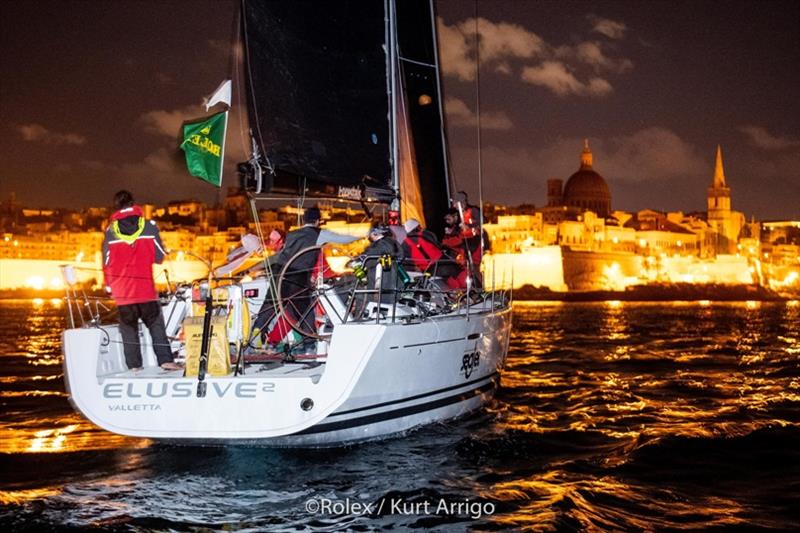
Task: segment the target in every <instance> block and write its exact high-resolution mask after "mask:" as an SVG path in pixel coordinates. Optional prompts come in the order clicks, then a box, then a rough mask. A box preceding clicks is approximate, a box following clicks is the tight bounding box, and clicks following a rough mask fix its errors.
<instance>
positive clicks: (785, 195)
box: [0, 0, 800, 219]
mask: <svg viewBox="0 0 800 533" xmlns="http://www.w3.org/2000/svg"><path fill="white" fill-rule="evenodd" d="M182 5H183V3H182V2H177V3H170V4H166V5H161V4H147V5H146V9H144V8H143V5H142V4H135V5H131V4H110V5H109V4H86V3H81V2H74V3H70V2H67V3H62V2H59V3H55V2H50V3H48V2H45V3H37V4H36V5H35V6H33V5H27V4H14V5H10V6H7V7H6V8H5V9H4V17H3V21H2V22H0V24H2V32H0V33H1V34H2V37H0V38H1V39H2V40H3V49H4V50H5V51H6V53H4V54H3V56H2V59H0V74H2V75H3V79H4V82H3V84H2V89H0V91H2V94H1V95H0V100H1V101H2V106H0V107H1V109H0V143H2V145H3V146H4V150H3V151H2V153H0V169H1V170H0V194H1V195H2V199H3V200H5V199H7V197H8V195H9V193H10V192H12V191H13V192H16V193H17V198H18V199H19V201H20V202H21V203H23V204H26V205H31V206H49V207H68V208H69V207H71V208H79V207H86V206H91V205H95V206H97V205H106V204H108V203H109V201H110V200H109V199H110V196H111V195H112V194H113V192H114V191H115V190H117V189H120V188H129V189H131V190H133V191H134V194H135V195H136V196H137V197H138V198H139V199H141V201H143V202H148V203H160V204H164V203H166V202H168V201H169V200H181V199H188V198H197V199H198V200H201V201H204V202H208V203H213V202H214V201H215V199H217V198H220V196H219V193H218V191H217V190H216V189H214V188H213V187H212V186H210V185H207V184H205V183H202V182H200V181H199V180H197V179H195V178H192V177H190V176H189V175H188V174H187V173H186V171H185V168H184V167H183V160H182V153H181V152H179V151H178V150H177V144H178V142H177V134H178V128H179V126H180V123H181V122H182V121H183V120H186V119H189V118H195V117H198V116H203V115H205V112H204V111H203V110H202V108H201V106H200V102H201V99H202V96H203V95H208V94H209V93H210V92H211V91H212V90H213V88H214V87H216V85H217V84H218V83H219V81H220V80H221V79H223V78H225V77H229V76H231V72H232V71H231V68H230V65H231V61H230V57H231V54H230V50H231V45H230V42H231V40H232V28H234V26H235V25H234V18H235V17H234V14H235V9H236V6H237V3H236V2H199V3H197V2H193V3H192V4H191V5H192V6H193V10H188V9H184V8H182V7H180V8H178V9H176V6H182ZM186 5H187V6H188V5H189V4H188V3H186ZM65 6H67V7H65ZM437 9H438V15H439V17H440V20H439V38H440V43H441V44H440V46H441V65H442V74H443V82H444V92H445V98H446V102H445V103H446V108H447V118H448V123H449V128H448V134H449V137H450V148H451V154H452V159H453V168H454V172H455V176H456V179H457V182H458V185H459V187H463V188H465V189H467V190H468V191H470V192H471V198H476V197H477V193H476V185H475V183H476V181H477V179H476V175H477V172H476V168H477V148H476V147H477V135H476V129H475V123H476V114H475V110H476V107H477V104H476V91H475V88H476V81H475V80H476V78H477V76H476V72H475V64H474V61H472V58H474V31H475V26H476V22H475V16H476V14H477V17H478V19H479V24H478V26H479V28H480V33H481V39H482V43H483V46H482V47H481V51H480V56H481V62H480V87H481V92H480V107H481V123H482V126H483V127H482V131H481V136H482V143H481V144H482V151H481V155H482V158H483V181H484V200H486V201H491V202H495V203H501V204H507V205H515V204H521V203H532V204H536V205H537V206H538V205H544V203H545V199H546V191H545V185H546V180H547V179H552V178H556V179H563V180H566V178H567V177H569V176H570V175H571V174H572V173H573V172H575V170H577V168H578V157H579V154H580V150H581V147H582V144H583V139H584V138H588V139H589V142H590V145H591V147H592V151H593V153H594V162H595V169H596V170H597V171H598V172H599V173H600V174H602V175H603V177H605V178H606V180H607V181H608V183H609V186H610V188H611V192H612V197H613V205H612V208H613V209H621V210H627V211H637V210H640V209H646V208H652V209H658V210H663V211H668V210H684V211H704V210H705V199H706V189H707V188H708V187H709V186H710V184H711V180H712V176H713V168H714V155H715V152H716V148H717V145H721V146H722V152H723V156H724V160H725V171H726V176H727V178H728V184H729V186H730V187H731V189H732V205H733V207H734V208H735V209H736V210H739V211H742V212H744V213H745V214H746V215H747V216H748V217H750V216H751V215H754V216H756V217H757V218H760V219H779V218H795V219H796V218H798V214H799V213H798V207H797V206H798V203H799V201H800V176H798V173H797V169H798V168H800V125H799V124H798V121H799V120H800V118H798V117H800V109H798V107H800V103H798V101H797V99H796V98H792V97H791V94H792V91H793V90H794V89H795V88H796V87H797V86H798V81H800V66H799V65H800V37H798V35H797V32H796V25H797V22H798V21H799V20H800V6H798V5H797V4H795V3H791V2H768V3H758V4H756V3H753V2H731V3H726V4H718V3H712V2H701V3H689V2H678V3H670V4H666V3H648V4H646V5H641V6H640V5H634V4H629V3H616V2H591V3H586V2H562V3H558V4H555V3H541V2H536V3H533V2H531V3H523V2H491V3H489V2H476V3H464V2H456V1H451V0H447V1H439V2H438V3H437ZM209 14H213V15H212V16H209ZM241 98H243V97H242V95H237V94H236V88H235V93H234V102H233V109H232V122H231V126H232V128H231V130H230V132H229V136H228V144H227V147H226V156H227V157H226V160H227V164H226V174H227V175H226V177H225V181H224V183H223V185H224V186H230V185H234V184H235V183H236V177H235V175H234V173H233V172H232V170H233V165H234V164H235V162H236V161H240V160H242V159H243V158H244V150H243V146H245V144H246V143H244V142H243V141H242V127H241V124H242V120H241V116H240V115H239V113H240V112H241V113H243V112H244V110H243V109H242V107H241V105H239V102H240V101H241ZM221 194H222V195H224V194H225V189H224V187H223V189H222V191H221Z"/></svg>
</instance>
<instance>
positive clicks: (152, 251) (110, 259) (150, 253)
mask: <svg viewBox="0 0 800 533" xmlns="http://www.w3.org/2000/svg"><path fill="white" fill-rule="evenodd" d="M114 209H115V212H114V214H112V215H111V223H110V224H109V226H108V228H107V229H106V232H105V238H104V239H103V276H104V278H105V285H106V287H108V288H109V289H110V291H111V296H112V297H113V298H114V301H115V302H116V304H117V311H118V312H119V332H120V335H121V336H122V343H123V351H124V353H125V363H126V364H127V365H128V368H130V369H132V370H140V369H141V368H142V350H141V346H140V345H139V320H140V319H141V320H142V322H144V324H145V326H147V329H148V330H149V331H150V337H151V338H152V340H153V351H154V352H155V354H156V359H157V360H158V364H159V366H161V368H163V369H164V370H181V369H182V368H183V367H182V366H181V365H179V364H177V363H175V359H174V357H173V355H172V350H171V349H170V343H169V339H168V338H167V331H166V326H165V324H164V317H163V315H162V314H161V305H160V304H159V302H158V292H156V286H155V281H154V280H153V264H154V263H161V262H162V261H163V260H164V256H165V255H166V252H165V250H164V244H163V243H162V242H161V236H160V235H159V233H158V228H157V227H156V225H155V222H153V221H152V220H150V221H148V220H145V218H144V212H143V211H142V208H141V207H139V206H138V205H134V201H133V195H132V194H131V193H130V192H128V191H119V192H117V193H116V194H115V195H114Z"/></svg>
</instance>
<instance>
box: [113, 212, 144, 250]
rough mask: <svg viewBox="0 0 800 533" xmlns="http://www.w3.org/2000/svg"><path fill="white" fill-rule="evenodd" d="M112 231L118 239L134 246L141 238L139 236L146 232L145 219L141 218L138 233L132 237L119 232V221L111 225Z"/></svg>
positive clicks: (134, 233) (135, 232)
mask: <svg viewBox="0 0 800 533" xmlns="http://www.w3.org/2000/svg"><path fill="white" fill-rule="evenodd" d="M111 229H112V231H113V232H114V236H115V237H116V238H118V239H120V240H122V241H125V242H126V243H128V244H133V243H134V241H136V239H138V238H139V235H141V234H142V232H143V231H144V217H139V227H138V228H136V231H134V232H133V233H132V234H130V235H125V234H124V233H122V232H121V231H120V230H119V220H115V221H114V223H113V224H112V225H111Z"/></svg>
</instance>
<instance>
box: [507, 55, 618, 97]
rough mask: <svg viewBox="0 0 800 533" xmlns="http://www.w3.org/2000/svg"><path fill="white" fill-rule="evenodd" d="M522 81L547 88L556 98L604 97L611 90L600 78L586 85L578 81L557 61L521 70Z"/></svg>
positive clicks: (606, 82) (609, 85)
mask: <svg viewBox="0 0 800 533" xmlns="http://www.w3.org/2000/svg"><path fill="white" fill-rule="evenodd" d="M522 80H523V81H526V82H528V83H530V84H533V85H539V86H542V87H547V88H548V89H550V90H551V91H552V92H554V93H555V94H557V95H558V96H567V95H570V94H575V95H581V96H583V95H588V96H604V95H606V94H608V93H610V92H611V91H612V90H613V89H612V87H611V84H610V83H609V82H608V81H606V80H604V79H602V78H592V79H591V80H588V82H587V83H583V82H581V81H579V80H578V79H577V78H576V77H575V76H574V75H573V74H572V73H571V72H569V71H568V70H567V67H566V66H565V65H564V63H561V62H559V61H545V62H544V63H542V64H541V65H538V66H536V67H525V68H524V69H523V70H522Z"/></svg>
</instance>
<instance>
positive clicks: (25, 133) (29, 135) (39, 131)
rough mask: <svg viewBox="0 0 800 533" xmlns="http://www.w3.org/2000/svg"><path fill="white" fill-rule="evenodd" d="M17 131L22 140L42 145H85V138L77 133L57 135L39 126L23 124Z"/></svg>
mask: <svg viewBox="0 0 800 533" xmlns="http://www.w3.org/2000/svg"><path fill="white" fill-rule="evenodd" d="M17 131H18V132H19V133H20V135H21V136H22V138H23V140H25V141H29V142H40V143H43V144H55V145H61V144H72V145H78V146H79V145H83V144H86V137H84V136H83V135H79V134H77V133H57V132H55V131H50V130H48V129H47V128H45V127H44V126H42V125H41V124H23V125H21V126H17Z"/></svg>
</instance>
